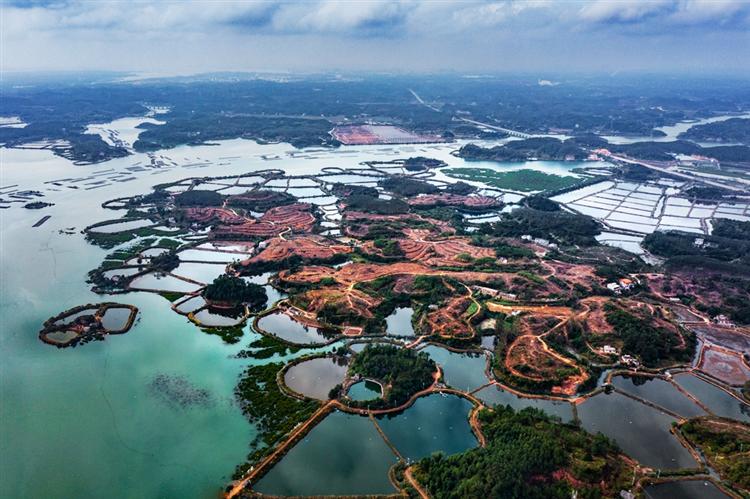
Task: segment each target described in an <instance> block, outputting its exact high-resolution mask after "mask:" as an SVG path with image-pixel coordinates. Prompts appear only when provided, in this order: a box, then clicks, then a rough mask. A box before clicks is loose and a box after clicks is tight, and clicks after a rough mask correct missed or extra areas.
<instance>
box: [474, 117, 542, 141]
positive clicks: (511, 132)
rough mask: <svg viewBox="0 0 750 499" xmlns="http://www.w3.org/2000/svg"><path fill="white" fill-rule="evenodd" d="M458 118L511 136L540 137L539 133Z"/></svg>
mask: <svg viewBox="0 0 750 499" xmlns="http://www.w3.org/2000/svg"><path fill="white" fill-rule="evenodd" d="M459 119H460V120H461V121H465V122H467V123H471V124H472V125H478V126H483V127H485V128H489V129H491V130H497V131H498V132H503V133H504V134H507V135H510V136H511V137H518V138H521V139H531V138H534V137H540V135H531V134H529V133H524V132H519V131H518V130H511V129H510V128H503V127H501V126H495V125H490V124H488V123H482V122H481V121H476V120H470V119H469V118H459Z"/></svg>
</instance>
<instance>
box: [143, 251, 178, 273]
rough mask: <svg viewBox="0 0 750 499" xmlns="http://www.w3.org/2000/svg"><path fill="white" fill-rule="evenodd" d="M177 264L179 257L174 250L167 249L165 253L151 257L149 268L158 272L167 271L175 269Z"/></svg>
mask: <svg viewBox="0 0 750 499" xmlns="http://www.w3.org/2000/svg"><path fill="white" fill-rule="evenodd" d="M179 265H180V257H178V256H177V253H175V252H174V251H168V252H167V253H162V254H161V255H157V256H154V257H151V263H150V266H151V268H152V269H154V270H158V271H159V272H169V271H171V270H174V269H176V268H177V267H178V266H179Z"/></svg>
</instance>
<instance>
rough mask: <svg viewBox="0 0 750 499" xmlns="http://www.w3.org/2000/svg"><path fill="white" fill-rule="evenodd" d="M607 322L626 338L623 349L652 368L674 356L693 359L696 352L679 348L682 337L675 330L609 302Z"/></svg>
mask: <svg viewBox="0 0 750 499" xmlns="http://www.w3.org/2000/svg"><path fill="white" fill-rule="evenodd" d="M605 315H606V318H607V322H608V323H609V324H610V325H611V326H612V327H613V328H614V330H615V334H616V335H617V336H618V337H619V338H620V339H621V340H622V341H623V347H622V351H623V352H624V353H627V354H630V355H636V356H638V357H639V358H640V359H641V361H642V362H643V363H644V364H645V365H647V366H650V367H654V366H657V365H658V364H659V363H663V362H665V361H668V360H670V359H674V358H679V359H683V360H684V359H687V358H689V356H690V354H692V351H689V352H688V349H687V348H685V349H678V348H677V345H678V344H679V341H678V338H677V337H676V336H675V334H674V333H672V332H669V331H665V330H662V329H659V328H656V327H654V326H653V323H652V321H649V320H647V319H644V318H642V317H637V316H635V315H633V314H631V313H629V312H626V311H625V310H623V309H621V308H619V307H616V306H614V305H612V304H607V305H605Z"/></svg>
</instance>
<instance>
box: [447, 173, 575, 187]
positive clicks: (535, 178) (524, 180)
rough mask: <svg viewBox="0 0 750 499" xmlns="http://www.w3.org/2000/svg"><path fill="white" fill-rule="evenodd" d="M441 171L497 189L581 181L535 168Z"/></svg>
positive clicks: (549, 185)
mask: <svg viewBox="0 0 750 499" xmlns="http://www.w3.org/2000/svg"><path fill="white" fill-rule="evenodd" d="M443 172H444V173H445V174H446V175H448V176H449V177H453V178H459V179H463V180H469V181H472V182H483V183H485V184H487V185H490V186H492V187H497V188H498V189H510V190H513V191H521V192H531V191H547V190H552V189H560V188H562V187H570V186H573V185H576V184H578V183H579V182H580V181H581V179H579V178H576V177H563V176H561V175H552V174H550V173H544V172H540V171H537V170H512V171H508V172H501V171H497V170H493V169H490V168H446V169H445V170H443Z"/></svg>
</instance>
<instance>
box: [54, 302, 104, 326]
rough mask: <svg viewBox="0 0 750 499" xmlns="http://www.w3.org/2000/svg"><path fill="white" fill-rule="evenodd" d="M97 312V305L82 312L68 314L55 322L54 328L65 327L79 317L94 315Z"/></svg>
mask: <svg viewBox="0 0 750 499" xmlns="http://www.w3.org/2000/svg"><path fill="white" fill-rule="evenodd" d="M97 310H99V306H98V305H97V306H95V307H92V308H84V309H83V310H79V311H78V312H76V313H73V314H70V315H68V316H65V317H63V318H62V319H58V320H56V321H55V326H65V325H68V324H71V323H73V322H74V321H75V320H76V319H78V318H79V317H83V316H86V315H94V314H95V313H96V312H97Z"/></svg>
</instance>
